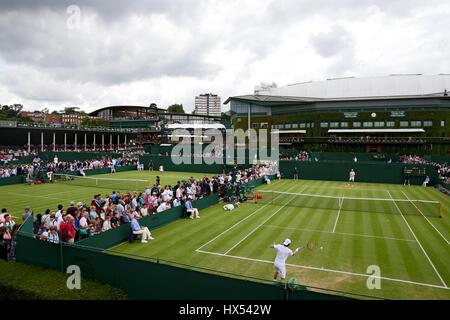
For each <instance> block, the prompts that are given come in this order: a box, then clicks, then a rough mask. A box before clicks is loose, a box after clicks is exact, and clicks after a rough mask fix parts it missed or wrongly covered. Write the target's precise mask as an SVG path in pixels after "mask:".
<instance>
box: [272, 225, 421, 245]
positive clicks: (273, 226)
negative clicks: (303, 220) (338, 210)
mask: <svg viewBox="0 0 450 320" xmlns="http://www.w3.org/2000/svg"><path fill="white" fill-rule="evenodd" d="M263 227H270V228H280V229H288V230H299V231H310V232H319V233H329V234H338V235H344V236H353V237H362V238H375V239H386V240H396V241H407V242H414V243H417V242H416V240H413V239H404V238H393V237H382V236H373V235H369V234H360V233H348V232H331V231H325V230H320V229H308V228H292V227H282V226H275V225H271V224H266V225H264V226H263Z"/></svg>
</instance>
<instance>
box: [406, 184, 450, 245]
mask: <svg viewBox="0 0 450 320" xmlns="http://www.w3.org/2000/svg"><path fill="white" fill-rule="evenodd" d="M402 193H403V195H404V196H405V197H406V199H408V200H410V199H409V198H408V196H407V195H406V193H404V192H403V191H402ZM411 203H412V204H413V205H414V207H416V209H417V210H419V212H420V214H421V215H422V216H423V217H424V218H425V219H426V220H427V221H428V223H429V224H430V225H431V226H432V227H433V228H434V230H436V232H437V233H439V235H440V236H441V237H442V238H443V239H444V241H445V242H446V243H447V245H449V244H450V242H449V241H448V240H447V239H446V238H445V237H444V235H443V234H442V233H441V232H440V231H439V230H438V229H437V228H436V227H435V226H434V224H433V223H431V221H430V220H429V219H428V218H427V217H426V216H425V215H424V214H423V212H422V211H421V210H420V209H419V207H417V206H416V204H415V203H414V202H413V201H411Z"/></svg>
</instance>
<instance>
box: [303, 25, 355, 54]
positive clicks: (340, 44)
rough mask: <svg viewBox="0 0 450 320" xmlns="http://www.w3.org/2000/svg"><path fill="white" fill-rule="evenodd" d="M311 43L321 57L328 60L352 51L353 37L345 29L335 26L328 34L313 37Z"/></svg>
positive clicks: (322, 33) (323, 33)
mask: <svg viewBox="0 0 450 320" xmlns="http://www.w3.org/2000/svg"><path fill="white" fill-rule="evenodd" d="M310 43H311V45H312V46H313V48H314V50H315V51H316V52H317V53H318V54H319V55H321V56H322V57H325V58H328V57H332V56H335V55H338V54H340V53H341V52H343V51H347V50H349V49H351V48H352V47H353V37H352V35H351V33H350V32H349V31H348V30H346V29H345V28H344V27H342V26H336V25H335V26H333V27H332V28H331V29H330V30H329V31H328V32H321V33H318V34H314V35H312V36H311V37H310Z"/></svg>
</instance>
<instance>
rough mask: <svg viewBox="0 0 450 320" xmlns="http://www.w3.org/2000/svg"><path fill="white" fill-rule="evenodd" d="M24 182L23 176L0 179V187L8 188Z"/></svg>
mask: <svg viewBox="0 0 450 320" xmlns="http://www.w3.org/2000/svg"><path fill="white" fill-rule="evenodd" d="M24 181H25V176H16V177H9V178H0V186H8V185H10V184H18V183H23V182H24Z"/></svg>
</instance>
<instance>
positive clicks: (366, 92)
mask: <svg viewBox="0 0 450 320" xmlns="http://www.w3.org/2000/svg"><path fill="white" fill-rule="evenodd" d="M445 90H448V91H450V74H438V75H422V74H406V75H389V76H380V77H367V78H356V77H348V78H336V79H327V80H325V81H309V82H303V83H296V84H290V85H287V86H284V87H276V86H256V87H255V94H256V95H270V96H291V97H311V98H322V99H332V98H351V97H354V98H358V97H392V96H417V95H442V93H443V92H444V91H445Z"/></svg>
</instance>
